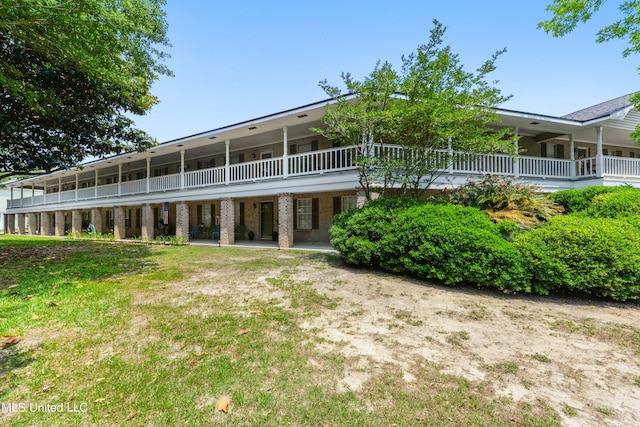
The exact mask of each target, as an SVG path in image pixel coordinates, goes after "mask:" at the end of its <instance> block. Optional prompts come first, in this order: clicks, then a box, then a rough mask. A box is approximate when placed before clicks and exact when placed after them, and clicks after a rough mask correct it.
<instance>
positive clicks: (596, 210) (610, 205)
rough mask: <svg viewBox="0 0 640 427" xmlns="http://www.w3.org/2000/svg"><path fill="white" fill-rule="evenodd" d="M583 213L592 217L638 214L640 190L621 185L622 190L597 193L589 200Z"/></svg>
mask: <svg viewBox="0 0 640 427" xmlns="http://www.w3.org/2000/svg"><path fill="white" fill-rule="evenodd" d="M585 214H586V215H587V216H589V217H592V218H625V217H637V216H639V215H640V190H638V189H635V188H630V187H623V191H615V192H610V193H604V194H599V195H597V196H595V197H594V198H593V199H592V200H591V206H589V208H588V209H587V210H586V211H585Z"/></svg>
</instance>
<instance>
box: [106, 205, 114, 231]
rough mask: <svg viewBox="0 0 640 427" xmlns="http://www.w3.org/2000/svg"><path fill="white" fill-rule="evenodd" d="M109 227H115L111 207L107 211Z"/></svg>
mask: <svg viewBox="0 0 640 427" xmlns="http://www.w3.org/2000/svg"><path fill="white" fill-rule="evenodd" d="M107 227H108V228H113V211H112V210H111V209H109V210H108V211H107Z"/></svg>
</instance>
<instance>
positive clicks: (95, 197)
mask: <svg viewBox="0 0 640 427" xmlns="http://www.w3.org/2000/svg"><path fill="white" fill-rule="evenodd" d="M93 184H94V185H95V187H94V189H93V192H94V196H93V198H94V199H97V198H98V169H96V173H95V182H94V183H93ZM94 225H95V224H94Z"/></svg>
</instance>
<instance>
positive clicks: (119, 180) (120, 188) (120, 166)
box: [118, 163, 122, 197]
mask: <svg viewBox="0 0 640 427" xmlns="http://www.w3.org/2000/svg"><path fill="white" fill-rule="evenodd" d="M121 194H122V163H120V164H119V165H118V197H120V195H121Z"/></svg>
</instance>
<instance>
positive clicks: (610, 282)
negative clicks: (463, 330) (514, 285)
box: [513, 215, 640, 301]
mask: <svg viewBox="0 0 640 427" xmlns="http://www.w3.org/2000/svg"><path fill="white" fill-rule="evenodd" d="M513 244H514V246H515V247H516V248H518V249H519V250H520V252H521V253H522V255H523V257H524V259H525V260H526V266H527V270H528V275H529V277H530V279H529V280H530V283H531V287H530V289H527V290H528V291H532V292H536V293H540V294H548V293H549V292H553V291H562V290H568V291H579V292H585V293H588V294H592V295H596V296H603V297H609V298H612V299H615V300H619V301H625V300H627V299H633V300H637V299H639V298H640V232H638V230H637V229H635V228H632V227H629V223H628V222H627V221H624V220H619V219H610V218H587V217H583V216H575V215H567V216H564V217H557V218H554V219H552V220H551V221H550V222H548V223H546V224H544V225H543V226H541V227H539V228H537V229H535V230H532V231H530V232H528V233H524V234H521V235H519V236H517V237H516V238H515V239H514V241H513Z"/></svg>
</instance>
